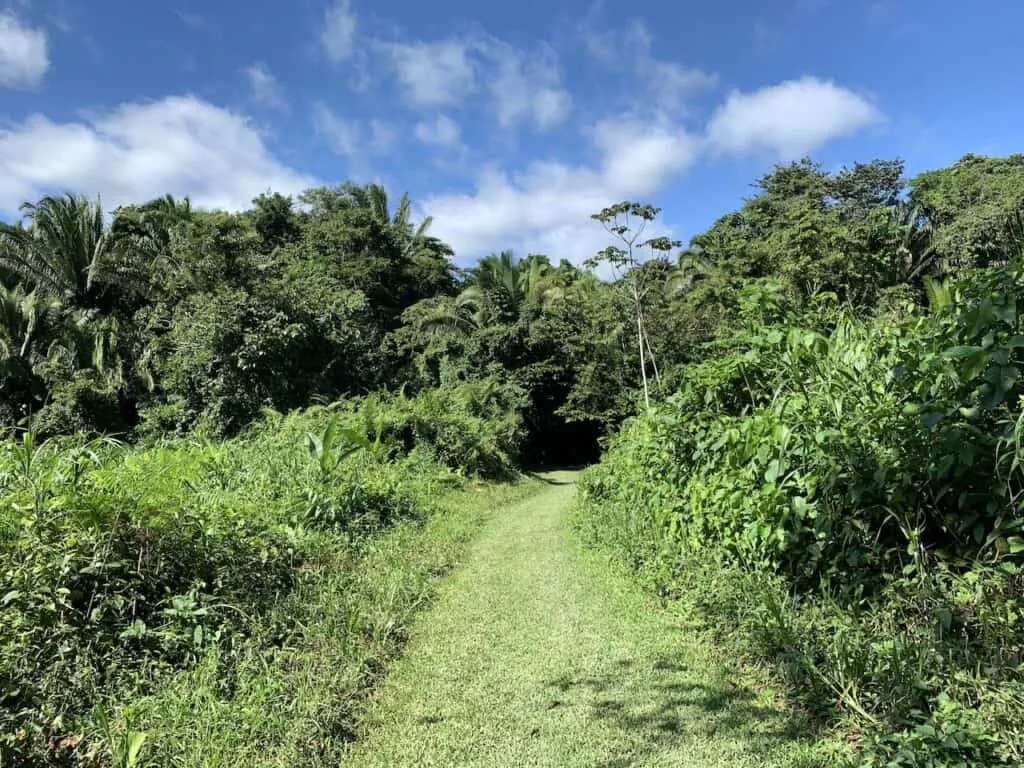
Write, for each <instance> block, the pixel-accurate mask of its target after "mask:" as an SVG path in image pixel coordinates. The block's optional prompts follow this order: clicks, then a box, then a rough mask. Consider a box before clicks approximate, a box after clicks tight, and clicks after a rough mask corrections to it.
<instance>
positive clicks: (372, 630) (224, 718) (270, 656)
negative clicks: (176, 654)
mask: <svg viewBox="0 0 1024 768" xmlns="http://www.w3.org/2000/svg"><path fill="white" fill-rule="evenodd" d="M539 487H540V483H538V482H536V481H524V482H521V483H518V484H515V485H482V484H473V485H470V486H469V487H468V488H467V489H466V490H462V491H457V492H453V493H449V494H447V495H446V496H445V497H444V498H443V499H441V500H440V506H441V510H440V511H439V512H437V513H435V514H434V515H432V516H430V517H429V518H428V519H427V520H426V521H425V522H415V521H407V522H400V523H398V524H397V525H396V526H395V527H394V529H392V530H391V531H389V532H387V533H384V534H381V535H379V536H376V537H374V538H373V539H372V540H370V542H368V543H367V544H365V545H364V548H363V549H362V550H361V551H359V552H339V553H338V556H337V558H335V559H334V560H333V561H332V560H328V561H326V562H324V563H323V565H322V567H321V570H320V571H319V572H317V573H307V574H305V578H304V579H303V580H302V582H301V585H300V588H299V589H298V591H297V592H296V593H295V594H294V595H292V596H291V597H290V598H289V599H288V600H287V602H285V603H284V604H282V606H281V608H280V612H281V613H282V614H290V615H292V616H293V617H297V618H298V620H299V622H300V624H301V626H302V631H301V633H300V636H299V637H298V638H297V639H294V640H289V641H287V643H286V644H285V646H284V647H282V648H280V649H279V650H277V651H276V652H272V653H267V652H266V651H265V650H264V648H263V647H262V646H260V645H257V646H256V647H254V648H253V652H252V653H250V654H248V655H247V656H246V657H245V658H243V659H242V660H241V661H240V662H237V661H236V662H226V661H224V660H221V659H219V658H218V656H217V655H216V654H215V653H214V654H210V655H208V656H207V657H206V658H205V659H204V660H203V661H202V662H201V663H200V665H199V666H198V667H197V668H196V669H193V670H189V671H187V672H182V673H179V674H177V675H176V676H175V677H174V678H173V679H172V680H171V681H169V683H168V684H167V685H166V686H163V687H161V689H160V690H159V691H158V692H155V693H154V694H153V695H151V696H147V697H142V698H139V699H137V700H136V701H134V702H133V703H132V704H131V705H130V706H128V707H127V709H126V710H125V711H124V713H123V714H124V717H125V719H126V720H127V722H128V724H129V726H130V728H131V729H133V730H138V731H142V732H145V733H146V735H147V741H146V746H145V748H144V751H143V762H142V763H141V765H144V766H154V767H155V766H174V767H175V768H219V767H220V766H230V767H231V768H238V767H239V766H245V767H246V768H250V767H253V766H259V767H267V768H269V767H271V766H273V767H274V768H294V767H296V766H322V765H336V764H338V762H339V761H340V759H341V757H342V755H343V753H344V751H345V749H346V747H347V744H348V742H349V741H351V739H352V736H353V732H354V731H353V729H354V726H355V722H356V718H357V716H358V714H359V712H360V711H361V707H362V706H363V704H364V703H365V700H366V694H367V693H368V692H369V691H370V690H371V689H372V687H373V686H374V685H375V684H376V683H377V682H378V681H379V680H380V679H381V677H382V676H383V675H384V674H385V673H386V671H387V668H388V664H389V663H390V662H391V661H392V660H393V659H394V658H395V656H396V655H397V654H398V653H400V651H401V649H402V647H403V645H404V643H405V640H406V639H407V634H408V627H409V625H410V623H411V620H412V617H413V616H414V615H415V614H416V613H417V612H418V611H420V610H421V609H423V608H424V607H425V606H426V605H428V604H429V602H430V601H431V599H432V598H433V596H434V595H435V593H436V592H437V589H438V587H439V585H440V584H441V583H443V577H444V576H445V575H446V574H448V573H449V572H450V571H451V570H452V568H454V567H455V566H456V565H457V564H458V563H459V562H460V560H461V558H462V556H463V555H464V553H465V550H466V547H467V545H468V543H469V542H470V541H472V540H473V538H474V537H475V536H476V535H477V534H478V533H479V531H480V529H481V527H482V525H483V524H484V523H485V522H486V521H487V520H489V519H490V518H491V517H492V516H493V515H494V514H495V510H498V509H502V508H504V507H505V506H507V505H510V504H514V503H516V502H518V501H520V500H522V499H524V498H528V497H530V496H531V495H533V494H535V493H537V492H538V488H539ZM226 672H230V674H226ZM225 678H227V679H225Z"/></svg>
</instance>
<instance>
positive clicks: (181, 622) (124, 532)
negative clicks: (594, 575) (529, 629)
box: [0, 395, 507, 765]
mask: <svg viewBox="0 0 1024 768" xmlns="http://www.w3.org/2000/svg"><path fill="white" fill-rule="evenodd" d="M427 400H428V402H427V404H426V405H422V404H419V403H418V402H417V401H414V400H405V399H401V398H395V399H394V403H400V405H397V406H392V410H393V411H395V412H394V413H392V417H393V419H392V421H393V423H408V422H412V421H413V417H415V418H416V419H419V421H418V422H413V423H415V424H416V428H415V431H414V440H415V439H420V437H421V436H424V435H430V437H431V439H432V440H433V442H424V443H423V444H422V445H419V446H418V447H417V446H415V445H414V446H413V449H412V450H410V451H408V452H406V451H405V450H404V449H403V450H399V448H400V446H398V445H393V444H391V442H390V440H389V439H388V438H387V436H386V434H385V432H384V431H378V434H377V435H376V438H375V440H370V439H368V438H367V437H366V436H365V435H364V434H363V432H362V431H361V429H362V428H363V427H365V426H366V425H367V424H370V423H373V422H380V423H386V422H385V421H381V419H380V418H379V417H380V413H381V409H382V406H381V404H380V403H379V402H378V401H375V400H367V401H365V402H364V403H362V404H361V405H357V404H353V403H340V404H337V405H335V406H330V407H319V408H314V409H310V410H308V411H304V412H296V413H294V414H291V415H289V416H286V417H285V416H281V415H279V414H275V413H273V412H268V413H267V416H266V420H265V421H264V422H263V423H261V424H259V425H257V426H255V427H253V428H252V429H250V430H249V431H248V432H247V433H246V434H244V435H243V436H241V437H238V438H236V439H234V440H231V441H228V442H224V443H217V442H211V441H209V440H206V439H203V438H201V437H197V436H193V437H190V438H183V439H176V440H165V441H162V442H158V443H155V444H153V445H151V446H150V447H149V448H146V449H130V448H126V447H124V446H122V445H120V444H117V443H115V442H113V441H109V440H108V441H92V442H85V441H84V440H83V438H68V439H51V440H46V441H38V440H37V439H36V438H35V437H34V436H33V435H30V434H24V435H22V436H20V438H19V439H18V440H16V441H15V440H12V441H8V442H5V443H2V444H0V534H2V536H0V734H2V735H0V764H5V765H6V764H9V763H14V764H17V765H36V764H38V765H57V764H62V765H63V764H72V763H75V762H76V761H77V762H85V763H88V762H89V760H91V759H92V758H91V757H88V755H94V756H95V751H96V750H97V749H101V748H103V749H106V747H103V746H102V745H103V738H104V737H103V736H102V734H101V731H102V730H103V729H102V727H101V723H100V722H99V720H97V715H96V706H97V705H103V704H109V703H112V704H113V706H114V708H115V709H116V708H117V707H118V706H120V704H121V703H122V702H125V701H127V700H130V699H131V698H132V697H133V696H137V695H143V694H147V693H148V692H151V691H153V690H158V689H159V688H160V686H161V685H163V681H164V680H165V679H167V678H168V675H172V674H175V673H177V672H178V671H180V670H189V669H193V668H196V667H197V665H200V666H201V665H204V664H208V663H213V665H214V666H213V667H212V668H213V669H216V670H217V672H216V674H217V679H218V685H219V686H224V691H225V693H230V691H231V690H232V688H233V686H234V685H235V683H233V682H232V680H234V678H235V676H236V672H237V669H239V667H238V665H240V664H248V663H250V662H251V661H252V659H253V658H254V656H253V654H257V655H259V654H261V653H264V652H267V653H269V652H271V651H272V650H273V649H275V648H278V647H282V646H283V645H285V644H287V643H290V642H293V641H294V640H295V638H297V637H298V636H299V635H300V634H301V632H302V625H301V623H300V619H299V614H300V612H299V611H297V610H291V611H282V610H281V605H282V603H283V602H284V601H287V600H288V599H290V598H291V596H293V595H295V594H296V591H297V590H299V589H300V588H301V587H302V585H303V584H304V583H305V582H306V581H307V580H308V578H309V576H308V574H310V573H312V572H314V571H316V572H319V571H320V569H321V568H322V567H323V564H324V563H325V562H330V563H332V566H331V567H332V568H342V569H344V568H345V567H346V563H351V562H354V561H355V559H358V557H359V553H360V552H362V551H363V550H364V549H366V548H367V547H370V546H372V542H373V540H374V537H375V535H376V534H378V533H379V532H381V531H382V530H384V529H386V528H389V527H392V526H393V525H395V524H396V523H398V522H399V521H402V520H409V519H419V518H422V517H423V516H424V515H426V514H427V513H429V512H430V511H432V510H433V509H434V508H435V506H436V499H437V498H438V497H439V495H440V493H441V492H442V491H443V490H445V489H448V488H451V487H453V486H455V485H457V484H458V480H457V476H456V474H455V473H454V472H453V471H452V470H451V469H448V468H447V467H442V466H441V465H439V464H438V463H437V462H436V461H435V459H434V458H433V457H434V456H438V457H441V456H443V457H444V458H446V459H447V460H448V461H449V462H450V463H451V465H452V466H453V467H454V468H457V469H458V470H459V471H460V472H471V473H472V472H477V471H480V470H481V468H488V469H490V468H494V467H497V466H499V465H500V462H503V461H506V460H507V459H506V457H505V456H504V455H503V454H501V453H500V451H499V450H498V449H497V448H494V447H487V446H486V445H485V447H484V448H480V447H479V445H477V446H476V447H469V448H462V449H459V450H452V449H451V446H453V445H455V443H454V442H446V441H445V440H446V439H447V438H442V437H441V436H443V435H446V434H447V435H452V437H451V438H450V439H451V440H452V441H454V439H455V438H454V431H450V432H449V431H446V430H453V429H454V428H453V427H451V425H452V424H453V423H456V422H457V423H460V424H461V425H462V426H463V427H467V426H469V424H470V423H471V421H470V420H471V419H474V418H477V419H479V418H481V417H479V416H474V415H472V414H471V413H470V412H469V411H468V410H466V409H462V410H457V409H453V408H447V409H446V410H445V411H444V412H442V415H441V416H440V417H439V421H440V422H442V424H441V425H440V426H435V427H429V428H428V425H427V422H428V417H427V413H428V412H430V410H431V409H432V408H434V407H435V406H437V405H438V404H440V403H441V402H446V401H445V400H444V399H443V398H442V397H432V396H430V395H428V396H427ZM345 425H351V426H345ZM356 425H359V426H360V429H355V428H354V427H355V426H356ZM430 430H433V431H430ZM494 434H495V433H485V435H484V437H483V438H482V439H484V440H487V439H495V440H496V439H497V438H494ZM462 440H463V441H464V442H463V443H462V444H460V445H473V444H472V443H470V442H469V438H462ZM488 451H491V453H488ZM499 457H500V458H499ZM460 460H466V461H470V462H472V463H471V464H470V465H469V466H460V465H459V464H458V461H460ZM504 466H507V465H504ZM214 657H215V658H216V661H215V662H213V661H211V660H212V659H214ZM246 659H248V661H246ZM87 758H88V759H87Z"/></svg>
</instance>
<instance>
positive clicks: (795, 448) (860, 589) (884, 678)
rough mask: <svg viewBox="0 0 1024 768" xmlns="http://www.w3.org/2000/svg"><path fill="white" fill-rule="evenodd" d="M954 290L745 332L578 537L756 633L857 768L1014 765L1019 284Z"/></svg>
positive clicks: (599, 485)
mask: <svg viewBox="0 0 1024 768" xmlns="http://www.w3.org/2000/svg"><path fill="white" fill-rule="evenodd" d="M954 297H955V298H956V300H955V301H953V302H952V303H951V304H950V305H949V306H947V307H945V308H944V309H940V310H939V311H937V312H935V313H934V314H932V315H930V316H927V317H919V316H914V315H911V316H909V317H904V318H902V319H901V320H900V321H899V322H894V320H893V317H892V316H889V317H886V318H883V319H880V320H878V321H873V320H862V319H858V318H857V317H855V316H853V315H851V314H850V313H847V312H843V311H839V310H837V309H833V308H830V307H829V306H828V304H827V301H826V302H825V303H823V304H822V305H821V306H819V307H818V308H817V309H815V310H814V311H812V312H811V313H809V314H804V315H795V314H793V313H790V314H789V316H788V317H787V318H786V319H785V321H784V322H782V323H780V324H776V325H772V326H768V327H759V326H757V325H754V324H751V325H748V326H746V327H743V328H741V329H740V330H739V331H738V332H737V333H736V334H735V335H734V336H732V337H731V338H729V339H727V340H725V341H723V342H719V343H718V344H717V345H716V347H715V349H713V350H712V355H711V356H710V357H709V358H708V359H707V360H706V361H705V362H703V363H700V364H698V365H695V366H692V367H691V368H689V369H687V370H686V372H685V380H684V383H683V386H682V387H681V389H680V391H679V392H678V393H677V394H675V395H673V396H672V397H670V398H668V400H667V401H666V402H665V403H664V404H662V405H661V406H659V407H657V408H655V409H653V410H652V412H650V413H649V414H646V415H645V416H643V417H641V418H638V419H636V420H635V421H633V422H632V423H630V424H628V425H627V426H626V428H625V429H624V430H623V431H622V433H621V434H620V435H619V436H618V437H617V438H616V439H615V440H614V442H613V444H612V446H611V449H610V451H609V453H608V455H607V457H606V459H605V460H604V462H603V463H602V465H601V466H599V467H598V468H596V469H594V470H592V471H591V472H589V473H588V474H587V476H586V477H585V480H584V482H583V486H582V491H583V493H582V499H583V511H582V512H581V514H580V516H579V521H578V524H579V526H580V528H581V530H582V532H583V533H584V535H585V536H586V538H587V539H588V540H589V541H591V542H594V543H600V544H601V545H603V546H610V547H611V548H612V549H613V550H614V551H616V552H617V553H619V556H620V557H621V558H622V559H624V560H625V561H626V562H628V563H629V564H630V565H631V566H633V567H635V568H637V569H639V570H641V571H642V572H643V573H644V574H645V575H646V576H647V578H649V579H650V580H651V581H652V582H653V583H654V584H655V585H656V586H657V587H658V588H659V589H661V590H662V591H663V592H665V593H672V594H675V595H678V596H680V597H682V598H684V599H687V600H689V601H691V602H692V603H693V605H694V606H695V607H696V608H697V609H699V610H700V611H701V612H702V613H703V614H704V615H706V616H708V617H710V618H711V619H712V620H713V623H715V624H716V625H717V626H720V627H733V628H741V629H742V630H744V631H743V632H742V633H741V635H742V637H744V638H745V646H744V647H745V648H746V649H747V650H748V651H750V652H753V653H756V654H758V655H760V656H762V657H768V658H771V659H773V660H774V661H775V662H777V664H778V667H779V669H780V671H781V672H782V673H783V674H784V676H785V678H786V679H787V680H788V682H789V683H790V684H791V685H792V687H793V689H794V691H796V692H798V693H800V694H801V695H802V696H803V698H804V700H805V702H806V703H807V704H808V705H809V706H811V707H812V708H814V709H816V710H817V711H819V712H821V713H822V714H824V715H826V716H828V717H836V718H840V719H843V720H848V721H849V722H850V724H851V727H853V728H856V729H857V730H858V731H862V732H863V733H865V734H866V736H867V737H866V738H865V740H864V741H863V744H862V746H863V751H862V757H863V760H864V761H866V764H876V763H875V762H872V761H878V762H877V764H879V765H908V766H910V765H929V766H931V765H936V766H939V765H949V766H953V765H961V764H964V765H966V764H971V765H1005V764H1011V763H1010V762H1007V761H1013V760H1016V761H1019V760H1020V759H1021V758H1022V756H1024V734H1022V732H1021V729H1020V727H1019V725H1017V724H1016V722H1015V721H1014V716H1013V714H1012V713H1013V712H1014V711H1017V712H1019V711H1022V710H1024V678H1022V675H1021V669H1022V667H1021V661H1022V659H1024V590H1022V588H1021V584H1022V582H1021V578H1022V575H1021V574H1022V571H1021V568H1022V565H1024V560H1022V554H1024V538H1022V537H1021V532H1022V529H1024V517H1022V516H1021V515H1020V512H1019V506H1018V505H1019V503H1020V499H1021V497H1022V496H1021V489H1022V487H1024V485H1022V481H1024V476H1022V474H1021V459H1022V457H1024V452H1022V449H1021V448H1020V446H1021V444H1022V441H1021V438H1020V436H1021V435H1022V434H1024V427H1022V424H1024V415H1022V405H1021V402H1022V401H1021V394H1022V390H1021V376H1020V369H1021V367H1022V366H1024V359H1022V357H1021V352H1020V350H1021V349H1022V348H1024V342H1021V341H1020V340H1021V339H1024V334H1022V330H1024V328H1022V326H1024V316H1021V317H1019V316H1018V314H1017V309H1016V307H1017V305H1018V304H1019V303H1020V300H1021V299H1022V298H1024V270H1022V268H1021V267H1018V266H1013V265H1011V266H1008V267H1006V268H1005V269H1002V270H995V271H990V272H986V273H981V274H978V275H975V276H973V277H972V278H970V279H968V280H965V281H964V282H963V283H961V284H960V285H959V286H958V287H957V288H956V289H955V291H954ZM940 742H941V744H943V745H945V746H942V748H941V749H940V748H938V747H937V746H936V744H939V743H940ZM996 745H999V746H998V749H996ZM915 761H918V762H915Z"/></svg>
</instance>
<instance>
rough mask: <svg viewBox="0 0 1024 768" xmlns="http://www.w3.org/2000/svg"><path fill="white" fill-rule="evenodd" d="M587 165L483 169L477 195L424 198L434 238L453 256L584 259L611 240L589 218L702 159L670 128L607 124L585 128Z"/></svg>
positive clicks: (693, 141)
mask: <svg viewBox="0 0 1024 768" xmlns="http://www.w3.org/2000/svg"><path fill="white" fill-rule="evenodd" d="M588 135H589V139H590V142H591V144H592V147H593V150H594V152H595V154H596V156H597V157H596V161H595V162H594V163H592V164H589V165H569V164H565V163H559V162H555V161H535V162H533V163H531V164H529V165H528V166H527V168H526V169H525V170H524V171H522V172H519V173H513V174H508V173H505V172H503V171H501V170H499V169H497V168H495V167H489V168H486V169H485V170H484V171H483V172H482V173H481V174H480V175H479V177H478V178H477V180H476V188H475V191H474V192H473V194H457V195H441V196H435V197H431V198H428V199H426V200H425V201H424V202H423V206H422V207H423V210H424V212H425V213H426V214H428V215H430V216H433V217H434V227H433V231H434V233H435V234H436V235H437V236H439V237H441V238H442V239H444V240H446V241H447V242H448V243H449V244H451V245H452V247H453V248H454V249H455V251H456V253H459V254H461V255H463V256H464V257H466V256H470V257H471V256H476V255H479V254H482V253H484V252H486V251H488V250H495V249H499V248H505V247H509V246H511V247H514V248H515V249H517V250H519V251H521V252H523V253H526V252H546V253H551V254H553V255H556V256H558V257H564V258H569V259H574V260H576V261H581V260H582V259H584V258H586V257H587V256H590V255H592V254H593V253H594V252H595V251H596V250H597V249H598V248H599V247H600V246H601V245H603V244H605V242H606V239H607V238H606V237H605V235H604V233H603V232H602V231H601V230H600V228H599V227H595V226H594V225H593V222H591V221H590V214H592V213H593V212H594V211H598V210H600V209H601V208H603V207H604V206H606V205H608V204H609V203H610V202H612V201H614V200H620V199H624V198H632V197H643V196H647V195H650V194H652V193H654V192H655V191H657V190H658V189H660V188H661V187H662V186H663V185H664V184H665V183H666V182H667V181H668V180H669V179H670V178H672V177H673V176H674V175H676V174H678V173H680V172H681V171H683V170H685V169H686V168H688V167H689V166H690V165H691V164H692V163H693V162H694V160H696V158H697V156H698V151H699V147H700V139H699V138H698V137H696V136H694V135H691V134H690V133H688V132H686V131H685V130H683V129H681V128H679V127H677V126H673V125H671V124H668V123H650V122H646V123H642V122H639V121H635V120H632V119H628V118H614V119H608V120H603V121H601V122H599V123H597V124H596V125H594V126H593V127H592V128H591V129H590V130H589V131H588Z"/></svg>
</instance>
